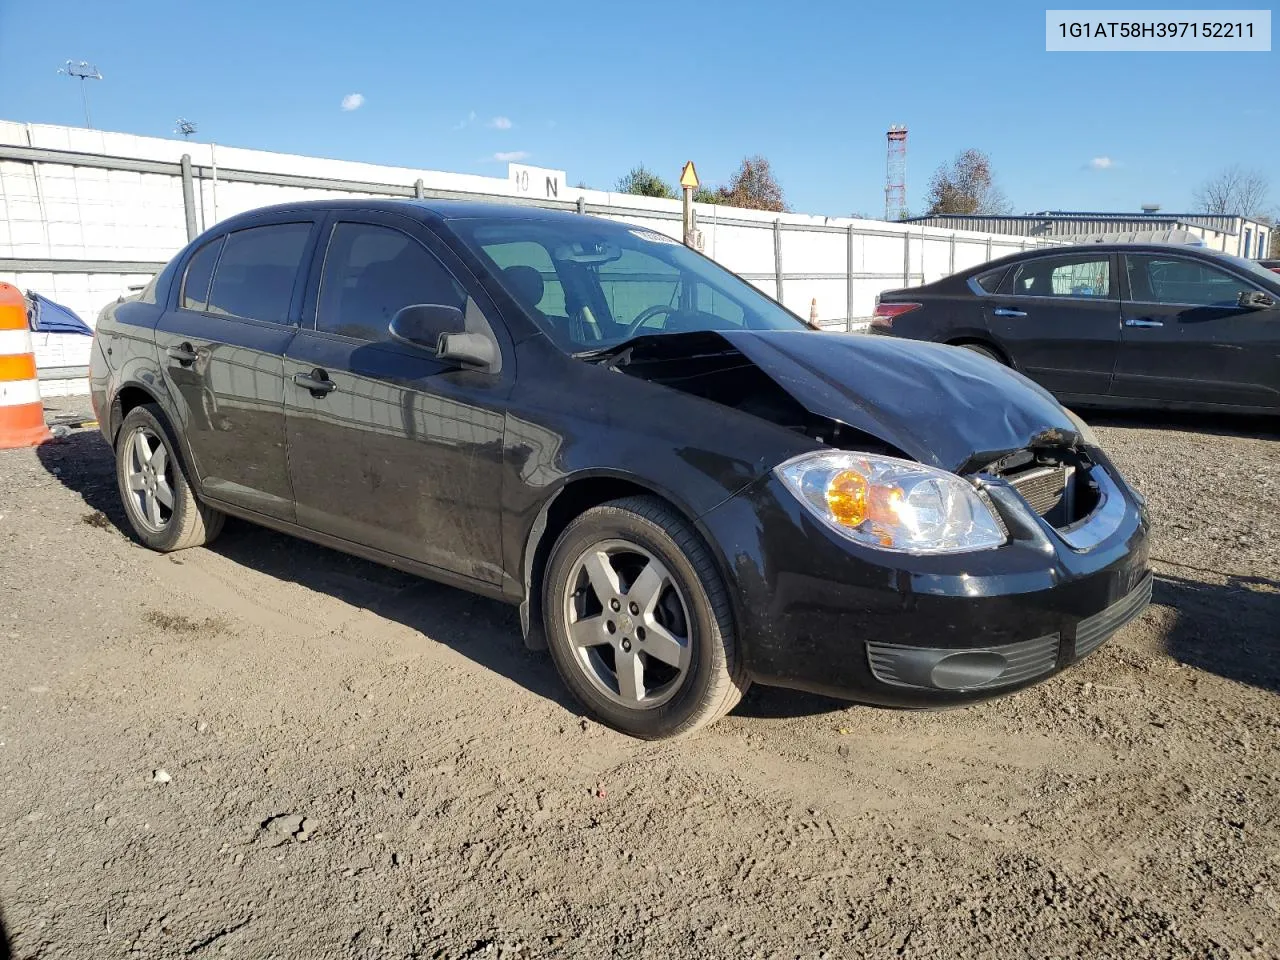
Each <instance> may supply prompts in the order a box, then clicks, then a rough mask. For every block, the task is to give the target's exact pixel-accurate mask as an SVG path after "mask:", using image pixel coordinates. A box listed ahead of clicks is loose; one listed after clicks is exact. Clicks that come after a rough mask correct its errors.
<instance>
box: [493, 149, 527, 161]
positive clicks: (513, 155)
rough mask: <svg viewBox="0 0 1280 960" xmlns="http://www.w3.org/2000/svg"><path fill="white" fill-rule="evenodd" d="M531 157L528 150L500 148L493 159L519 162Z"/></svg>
mask: <svg viewBox="0 0 1280 960" xmlns="http://www.w3.org/2000/svg"><path fill="white" fill-rule="evenodd" d="M528 158H529V151H527V150H499V151H498V152H497V153H495V154H494V155H493V159H494V160H497V161H498V162H499V163H519V162H520V161H521V160H527V159H528Z"/></svg>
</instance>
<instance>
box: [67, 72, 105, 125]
mask: <svg viewBox="0 0 1280 960" xmlns="http://www.w3.org/2000/svg"><path fill="white" fill-rule="evenodd" d="M58 72H59V73H61V74H65V75H66V76H68V77H75V78H76V79H78V80H79V81H80V100H81V102H83V103H84V125H85V126H86V127H92V126H93V121H91V120H90V119H89V93H88V91H87V90H86V89H85V85H84V82H85V81H86V80H101V79H102V74H101V73H99V72H98V68H97V67H95V66H93V64H91V63H89V61H87V60H81V61H80V62H79V63H76V62H75V61H74V60H68V61H67V63H66V66H64V67H63V68H62V69H60V70H59V71H58Z"/></svg>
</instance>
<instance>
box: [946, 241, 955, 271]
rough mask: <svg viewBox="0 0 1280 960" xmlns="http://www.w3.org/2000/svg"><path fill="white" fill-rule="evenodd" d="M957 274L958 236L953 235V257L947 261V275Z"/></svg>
mask: <svg viewBox="0 0 1280 960" xmlns="http://www.w3.org/2000/svg"><path fill="white" fill-rule="evenodd" d="M955 272H956V235H955V234H954V233H953V234H952V235H951V256H950V259H949V260H948V261H947V275H948V276H950V275H951V274H953V273H955Z"/></svg>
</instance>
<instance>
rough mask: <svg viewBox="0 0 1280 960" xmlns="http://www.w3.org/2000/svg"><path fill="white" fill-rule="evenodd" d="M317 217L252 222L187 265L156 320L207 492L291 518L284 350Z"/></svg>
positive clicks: (198, 253) (169, 379)
mask: <svg viewBox="0 0 1280 960" xmlns="http://www.w3.org/2000/svg"><path fill="white" fill-rule="evenodd" d="M316 232H317V230H316V221H315V219H314V218H313V217H306V216H302V217H291V218H288V219H287V220H284V219H283V218H280V219H277V220H274V221H271V222H261V223H255V222H253V221H250V224H249V225H248V226H246V227H244V228H243V229H238V230H235V231H233V232H231V233H228V234H224V235H222V236H219V237H216V238H214V239H213V240H210V241H209V242H208V243H207V244H205V245H204V246H203V247H201V248H200V249H198V250H197V251H195V252H194V254H193V255H192V256H191V257H190V259H189V260H188V261H187V263H186V265H185V268H184V272H183V275H182V279H181V282H180V283H179V284H178V290H177V299H176V301H175V302H174V303H173V305H172V306H171V308H170V309H169V310H166V311H165V313H164V314H163V315H162V316H161V318H160V321H159V323H158V324H157V326H156V344H157V347H158V349H159V354H160V362H161V365H162V368H163V370H164V377H165V381H166V384H167V385H168V387H169V389H170V392H171V394H172V396H173V397H174V398H175V402H176V405H177V408H178V409H177V415H178V418H179V420H180V421H181V424H180V427H181V430H182V432H183V434H184V436H185V437H186V440H187V444H188V447H189V449H190V452H191V456H192V459H193V461H194V464H193V466H194V467H195V470H196V473H197V475H198V476H199V477H200V481H201V484H202V489H203V491H204V493H205V494H206V495H207V496H210V497H213V498H215V499H218V500H222V501H225V502H226V503H230V504H234V505H236V506H241V507H245V508H248V509H250V510H254V511H256V512H258V513H263V514H266V515H267V516H271V517H278V518H281V519H285V520H290V519H292V518H293V493H292V488H291V486H290V482H289V470H288V463H287V460H286V456H285V445H284V380H283V376H284V359H283V354H284V350H285V347H286V346H287V345H288V343H289V341H290V340H292V339H293V335H294V333H295V331H296V329H297V327H296V324H295V319H294V318H295V316H296V313H297V309H298V307H299V306H300V302H301V292H302V286H303V279H302V273H303V271H302V269H301V266H302V264H303V263H304V262H306V261H307V260H308V259H309V257H310V254H311V248H312V245H313V243H314V236H315V234H316Z"/></svg>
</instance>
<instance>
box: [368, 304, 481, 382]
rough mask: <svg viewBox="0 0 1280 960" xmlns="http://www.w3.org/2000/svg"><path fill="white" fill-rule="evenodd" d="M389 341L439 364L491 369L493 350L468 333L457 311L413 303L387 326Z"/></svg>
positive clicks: (479, 337)
mask: <svg viewBox="0 0 1280 960" xmlns="http://www.w3.org/2000/svg"><path fill="white" fill-rule="evenodd" d="M387 332H388V333H389V334H390V335H391V339H392V340H395V341H397V342H398V343H403V344H407V345H408V346H411V347H417V348H419V349H422V350H430V351H431V352H432V353H434V354H435V355H436V356H437V357H439V358H440V359H441V360H456V361H457V362H458V363H460V364H462V365H464V366H473V367H484V368H486V369H488V368H491V367H493V365H494V362H495V360H496V359H497V355H498V352H497V347H496V345H495V344H494V343H493V341H491V340H490V339H489V338H488V337H486V336H484V335H483V334H479V333H468V332H467V323H466V319H465V317H464V315H463V313H462V311H461V310H459V309H458V308H457V307H450V306H445V305H444V304H439V303H414V304H410V305H409V306H407V307H402V308H400V310H398V311H397V312H396V315H395V316H394V317H392V318H391V323H390V324H388V326H387Z"/></svg>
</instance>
